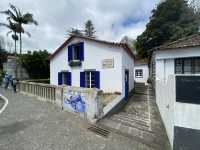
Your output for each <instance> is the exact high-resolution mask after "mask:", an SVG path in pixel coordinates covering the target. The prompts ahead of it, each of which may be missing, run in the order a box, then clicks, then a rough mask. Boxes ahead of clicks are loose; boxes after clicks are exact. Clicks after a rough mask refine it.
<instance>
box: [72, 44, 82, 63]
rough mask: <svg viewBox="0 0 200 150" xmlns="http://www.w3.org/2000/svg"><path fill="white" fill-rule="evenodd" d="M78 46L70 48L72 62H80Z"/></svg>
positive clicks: (79, 48)
mask: <svg viewBox="0 0 200 150" xmlns="http://www.w3.org/2000/svg"><path fill="white" fill-rule="evenodd" d="M80 51H81V47H80V45H74V46H73V47H72V60H80Z"/></svg>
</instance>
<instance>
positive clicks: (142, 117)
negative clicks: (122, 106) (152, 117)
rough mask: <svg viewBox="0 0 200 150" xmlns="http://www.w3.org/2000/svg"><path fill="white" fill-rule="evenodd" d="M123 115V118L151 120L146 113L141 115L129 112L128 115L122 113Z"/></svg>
mask: <svg viewBox="0 0 200 150" xmlns="http://www.w3.org/2000/svg"><path fill="white" fill-rule="evenodd" d="M120 114H121V115H123V116H130V117H132V116H135V117H136V118H141V119H144V120H149V114H148V113H146V112H143V113H142V114H141V113H135V112H128V113H124V112H120Z"/></svg>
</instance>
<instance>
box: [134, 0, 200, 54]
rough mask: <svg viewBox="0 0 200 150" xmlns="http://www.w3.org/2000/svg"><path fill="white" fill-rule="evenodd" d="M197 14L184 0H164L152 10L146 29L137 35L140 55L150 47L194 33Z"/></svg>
mask: <svg viewBox="0 0 200 150" xmlns="http://www.w3.org/2000/svg"><path fill="white" fill-rule="evenodd" d="M198 18H199V15H198V14H197V13H195V12H194V9H193V8H192V7H190V6H189V5H188V3H187V1H185V0H166V1H164V2H162V3H160V4H159V5H158V6H157V9H156V10H153V11H152V16H151V17H150V22H149V23H148V24H147V25H146V30H145V31H144V32H143V33H142V34H141V35H140V36H138V37H137V42H136V48H137V49H138V50H139V54H140V56H141V57H147V55H148V52H149V50H150V49H152V48H154V47H156V46H160V45H162V44H165V43H167V42H171V41H174V40H177V39H179V38H182V37H185V36H188V35H191V34H195V33H197V32H198V29H199V21H198Z"/></svg>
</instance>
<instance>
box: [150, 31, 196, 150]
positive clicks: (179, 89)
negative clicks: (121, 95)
mask: <svg viewBox="0 0 200 150" xmlns="http://www.w3.org/2000/svg"><path fill="white" fill-rule="evenodd" d="M153 55H154V57H153V58H154V62H155V69H152V70H155V79H156V80H155V86H156V102H157V105H158V108H159V110H160V113H161V116H162V119H163V122H164V124H165V127H166V130H167V134H168V137H169V139H170V143H171V145H172V147H173V149H174V150H178V149H183V150H184V149H199V146H200V143H199V140H197V139H199V138H200V117H199V114H200V88H199V87H200V34H195V35H192V36H189V37H186V38H183V39H180V40H177V41H175V42H172V43H169V44H166V45H163V46H161V47H158V48H155V49H154V54H153Z"/></svg>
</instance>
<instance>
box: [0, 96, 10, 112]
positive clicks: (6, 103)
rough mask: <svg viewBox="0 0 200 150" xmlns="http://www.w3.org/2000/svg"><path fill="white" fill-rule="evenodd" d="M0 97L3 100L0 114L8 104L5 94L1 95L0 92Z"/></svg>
mask: <svg viewBox="0 0 200 150" xmlns="http://www.w3.org/2000/svg"><path fill="white" fill-rule="evenodd" d="M0 98H2V99H3V100H4V101H5V103H4V105H3V107H2V108H1V110H0V114H1V113H2V112H3V111H4V110H5V109H6V107H7V105H8V99H7V98H6V97H5V96H3V95H1V94H0Z"/></svg>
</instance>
